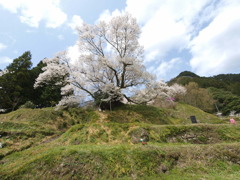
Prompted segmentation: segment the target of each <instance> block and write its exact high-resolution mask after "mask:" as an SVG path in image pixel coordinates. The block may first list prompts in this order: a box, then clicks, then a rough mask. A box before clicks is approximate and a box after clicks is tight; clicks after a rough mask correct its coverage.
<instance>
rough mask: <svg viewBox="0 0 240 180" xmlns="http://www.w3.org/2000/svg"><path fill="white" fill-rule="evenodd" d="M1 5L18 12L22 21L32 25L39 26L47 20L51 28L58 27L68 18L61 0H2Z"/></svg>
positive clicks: (47, 24)
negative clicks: (61, 6) (62, 7)
mask: <svg viewBox="0 0 240 180" xmlns="http://www.w3.org/2000/svg"><path fill="white" fill-rule="evenodd" d="M0 5H1V6H2V7H3V8H5V9H7V10H9V11H10V12H12V13H17V14H18V16H19V18H20V21H21V22H22V23H26V24H28V25H29V26H31V27H38V26H39V23H40V22H41V21H45V23H46V26H47V27H49V28H56V27H58V26H60V25H62V24H63V23H64V22H65V21H66V20H67V15H66V14H65V13H64V12H63V11H62V10H61V9H60V0H41V1H39V0H0Z"/></svg>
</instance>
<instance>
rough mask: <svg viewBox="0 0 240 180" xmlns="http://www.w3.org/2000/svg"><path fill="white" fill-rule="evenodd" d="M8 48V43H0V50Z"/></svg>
mask: <svg viewBox="0 0 240 180" xmlns="http://www.w3.org/2000/svg"><path fill="white" fill-rule="evenodd" d="M6 48H7V45H5V44H3V43H0V51H1V50H4V49H6Z"/></svg>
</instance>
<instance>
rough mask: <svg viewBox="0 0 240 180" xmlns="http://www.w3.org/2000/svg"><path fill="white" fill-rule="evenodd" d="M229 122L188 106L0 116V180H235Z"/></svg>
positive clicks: (233, 128) (235, 136)
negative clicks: (146, 138) (145, 142)
mask: <svg viewBox="0 0 240 180" xmlns="http://www.w3.org/2000/svg"><path fill="white" fill-rule="evenodd" d="M191 115H195V116H196V117H197V120H198V121H200V123H198V124H191V121H190V119H189V117H190V116H191ZM227 123H228V122H227V121H225V120H222V119H219V118H217V117H216V116H214V115H211V114H208V113H205V112H203V111H201V110H199V109H197V108H194V107H192V106H188V105H185V104H178V105H177V106H176V109H161V108H157V107H152V106H143V105H126V106H121V107H119V108H116V109H114V110H113V111H105V112H98V111H95V110H92V109H80V108H78V109H76V108H71V109H68V110H64V111H63V110H62V111H55V110H54V109H53V108H46V109H19V110H17V111H15V112H11V113H8V114H1V115H0V134H1V135H3V136H2V137H1V138H0V142H2V143H3V144H4V147H3V148H2V149H0V179H164V180H165V179H169V180H170V179H174V180H175V179H176V180H177V179H179V180H182V179H194V180H195V179H199V180H203V179H210V180H211V179H216V180H218V179H220V180H221V179H229V180H230V179H234V180H235V179H238V178H239V176H240V173H239V172H240V156H239V154H240V126H239V125H230V124H227ZM142 134H148V135H149V137H150V141H149V142H148V145H146V146H143V145H141V144H140V143H139V140H140V137H141V135H142Z"/></svg>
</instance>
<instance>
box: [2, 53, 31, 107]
mask: <svg viewBox="0 0 240 180" xmlns="http://www.w3.org/2000/svg"><path fill="white" fill-rule="evenodd" d="M31 66H32V62H31V53H30V51H26V52H25V53H23V54H22V55H21V56H19V57H18V58H16V59H14V60H13V62H12V63H11V64H10V65H9V66H7V68H6V71H7V73H5V74H3V75H2V76H1V77H0V87H1V89H0V96H1V98H0V104H1V108H3V109H7V110H8V111H10V110H15V109H17V108H18V107H19V106H20V105H21V104H24V103H25V102H26V101H27V100H28V99H29V96H30V94H31V89H32V88H31V82H30V81H29V79H30V68H31Z"/></svg>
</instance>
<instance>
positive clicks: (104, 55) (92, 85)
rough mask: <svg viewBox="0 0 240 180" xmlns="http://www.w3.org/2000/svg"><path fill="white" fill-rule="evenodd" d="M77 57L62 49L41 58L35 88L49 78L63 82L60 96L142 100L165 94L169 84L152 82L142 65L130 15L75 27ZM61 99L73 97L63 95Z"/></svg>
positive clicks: (140, 101)
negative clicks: (79, 54) (43, 58)
mask: <svg viewBox="0 0 240 180" xmlns="http://www.w3.org/2000/svg"><path fill="white" fill-rule="evenodd" d="M77 30H78V32H79V41H78V46H79V50H80V52H81V56H80V58H79V59H77V60H75V61H74V62H73V61H71V60H70V59H69V58H68V56H67V54H66V52H61V53H59V54H57V56H56V57H54V58H52V59H45V60H44V63H46V64H47V66H46V68H44V72H43V73H41V74H40V75H39V77H38V78H37V81H36V83H35V87H38V86H41V85H42V84H44V83H47V82H48V81H51V79H58V83H57V84H59V83H60V84H64V85H65V87H64V88H62V95H66V94H68V93H69V91H74V92H75V95H80V96H81V97H87V96H90V97H91V98H93V99H94V100H98V99H99V97H100V99H101V101H103V102H118V101H120V100H122V99H126V100H127V101H130V102H134V103H146V102H149V101H151V100H152V99H154V98H155V97H157V96H158V95H163V94H165V95H166V94H167V93H168V92H169V87H168V86H167V85H166V83H164V82H161V81H160V82H156V81H155V78H154V76H153V75H151V74H150V73H148V72H147V71H146V68H145V66H144V65H143V52H144V51H143V47H142V46H141V45H140V44H139V42H138V38H139V36H140V28H139V26H138V24H137V22H136V19H135V18H133V17H132V16H131V15H130V14H123V15H120V16H115V17H113V18H112V19H111V20H109V21H101V22H99V23H97V24H96V25H89V24H83V25H82V26H81V27H79V28H78V29H77ZM64 100H68V101H74V100H76V98H75V97H74V98H71V97H69V96H65V99H64Z"/></svg>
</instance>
